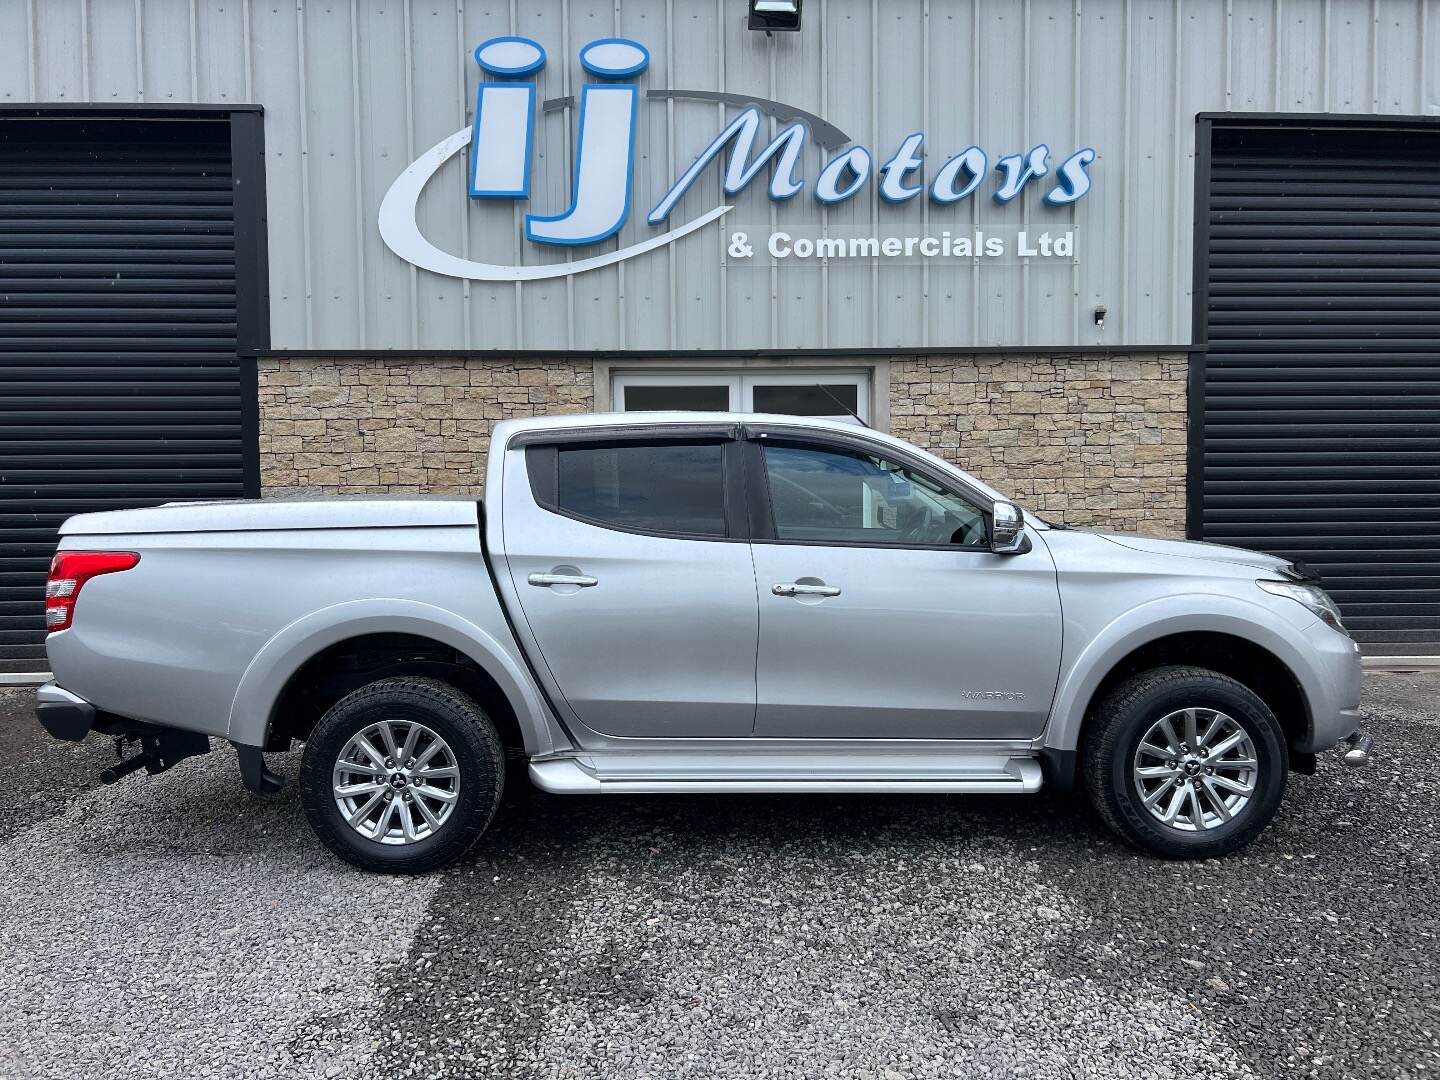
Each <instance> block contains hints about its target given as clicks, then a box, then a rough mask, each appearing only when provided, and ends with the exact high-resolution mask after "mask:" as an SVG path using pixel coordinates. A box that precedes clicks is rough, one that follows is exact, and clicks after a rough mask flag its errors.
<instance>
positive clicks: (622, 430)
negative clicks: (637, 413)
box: [506, 423, 740, 449]
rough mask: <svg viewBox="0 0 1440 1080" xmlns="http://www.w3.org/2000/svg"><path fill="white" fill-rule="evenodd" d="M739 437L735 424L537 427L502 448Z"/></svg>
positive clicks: (695, 440) (705, 440) (514, 437)
mask: <svg viewBox="0 0 1440 1080" xmlns="http://www.w3.org/2000/svg"><path fill="white" fill-rule="evenodd" d="M739 435H740V425H739V424H733V423H728V424H643V423H641V424H604V425H596V426H594V427H574V428H540V429H537V430H534V431H522V432H520V433H519V434H518V435H515V436H513V437H512V438H511V439H510V441H509V442H508V443H507V444H506V446H507V447H508V448H510V449H514V448H517V447H521V446H557V445H560V444H563V443H574V442H586V443H594V444H597V445H599V444H602V443H633V442H674V441H677V440H682V441H683V440H689V441H693V442H710V441H717V442H719V441H724V440H727V439H736V438H739Z"/></svg>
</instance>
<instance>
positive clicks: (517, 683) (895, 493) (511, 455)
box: [38, 413, 1371, 873]
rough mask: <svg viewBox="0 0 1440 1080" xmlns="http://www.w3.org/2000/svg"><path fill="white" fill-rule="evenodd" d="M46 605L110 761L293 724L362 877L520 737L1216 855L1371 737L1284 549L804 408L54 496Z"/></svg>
mask: <svg viewBox="0 0 1440 1080" xmlns="http://www.w3.org/2000/svg"><path fill="white" fill-rule="evenodd" d="M47 597H48V599H47V619H48V624H49V630H50V634H49V637H48V641H47V650H48V655H49V660H50V666H51V670H52V671H53V673H54V677H55V681H54V682H52V683H49V684H47V685H46V686H45V687H43V688H42V689H41V690H40V693H39V704H38V713H39V717H40V720H41V722H42V723H43V724H44V726H45V727H46V729H47V730H48V731H49V732H50V733H51V734H52V735H54V736H56V737H58V738H62V739H82V738H84V737H86V735H87V734H88V733H90V732H98V733H101V734H104V735H109V736H112V737H115V738H116V739H117V740H118V741H117V747H125V746H129V747H134V748H135V753H134V755H133V756H131V757H130V758H128V759H126V760H122V761H120V762H119V763H118V764H117V765H116V766H115V767H114V768H112V769H111V770H109V771H108V775H107V776H106V777H104V778H105V779H109V780H112V781H113V780H115V779H117V778H118V777H119V776H121V775H123V774H125V773H130V772H135V771H138V770H140V769H144V770H145V771H147V772H150V773H157V772H162V771H164V770H165V769H168V768H170V767H171V766H172V765H174V764H176V763H177V762H180V761H183V760H184V759H185V758H187V757H190V756H193V755H196V754H200V753H204V752H206V751H207V750H209V749H210V748H211V744H212V742H213V741H215V740H225V741H228V742H229V743H231V744H232V745H233V746H234V748H235V750H236V751H237V753H238V757H239V765H240V773H241V778H242V780H243V782H244V783H245V785H246V786H247V787H249V788H250V789H251V790H254V791H256V792H268V791H273V790H276V789H278V788H279V787H280V786H281V780H280V778H279V777H277V776H276V775H275V774H274V773H273V772H271V770H270V769H269V768H267V766H266V760H265V756H264V755H265V754H266V753H271V752H277V751H283V750H285V749H287V748H289V747H290V746H291V745H292V744H294V743H295V742H297V741H298V742H302V743H304V747H305V748H304V753H303V756H302V759H301V765H300V775H299V780H298V783H299V787H300V796H301V799H302V801H303V803H304V806H305V809H306V812H307V814H308V816H309V820H310V822H311V823H312V825H313V826H314V829H315V832H316V834H317V835H318V836H319V838H320V840H321V841H323V842H324V844H326V845H327V846H328V847H329V848H330V849H331V850H333V851H334V852H335V853H336V854H338V855H339V856H340V857H342V858H344V859H347V860H349V861H350V862H352V863H354V864H356V865H358V866H361V867H365V868H368V869H371V870H377V871H387V872H398V873H414V872H420V871H426V870H430V869H433V868H436V867H439V866H442V865H444V864H446V863H448V862H450V861H451V860H453V859H455V858H457V857H459V856H460V855H461V854H462V853H464V852H465V850H466V849H467V848H469V847H470V846H471V845H472V844H473V843H474V842H475V841H476V840H477V838H478V837H480V835H481V834H482V833H483V832H484V831H485V829H486V827H487V826H488V825H489V823H490V820H491V818H492V816H493V815H494V814H495V812H496V808H497V807H498V806H499V804H500V799H501V793H502V790H503V788H504V785H505V783H506V780H507V771H509V772H510V773H511V774H512V782H513V780H514V779H517V778H519V777H518V776H517V775H516V774H518V772H519V769H520V768H522V767H523V769H524V770H525V772H526V773H528V778H529V780H530V782H532V783H533V784H534V785H535V786H536V787H539V788H541V789H543V790H545V791H548V792H555V793H561V794H581V795H583V794H592V793H604V792H877V793H884V792H1014V793H1017V794H1019V793H1024V792H1034V791H1036V790H1038V789H1039V788H1040V787H1041V785H1042V784H1050V785H1055V786H1058V787H1060V788H1069V787H1070V786H1071V785H1074V784H1079V785H1081V786H1082V787H1083V789H1084V790H1085V792H1086V793H1087V794H1088V796H1089V799H1090V801H1091V802H1092V803H1093V805H1094V807H1095V809H1096V811H1098V813H1099V815H1100V817H1101V818H1102V819H1103V820H1104V821H1105V822H1106V824H1107V825H1109V826H1110V828H1112V829H1113V830H1114V831H1115V832H1116V833H1118V834H1119V835H1120V836H1121V837H1123V838H1124V839H1125V840H1127V841H1129V842H1130V843H1132V844H1134V845H1137V846H1138V847H1140V848H1142V849H1144V850H1146V851H1149V852H1153V853H1155V854H1156V855H1160V856H1165V857H1169V858H1196V857H1208V856H1217V855H1223V854H1226V853H1228V852H1231V851H1234V850H1236V849H1237V848H1240V847H1242V846H1244V845H1245V844H1247V843H1249V842H1250V841H1251V840H1252V839H1253V838H1254V837H1255V836H1256V835H1257V834H1258V833H1259V832H1260V831H1261V830H1262V829H1263V828H1264V827H1265V825H1266V824H1267V822H1269V820H1270V819H1271V817H1272V815H1274V813H1275V812H1276V808H1277V807H1278V806H1279V804H1280V801H1281V796H1282V794H1283V793H1284V791H1285V784H1286V779H1287V775H1288V773H1289V772H1290V770H1297V769H1298V770H1301V771H1305V770H1313V768H1314V764H1315V760H1316V757H1315V755H1316V754H1317V753H1318V752H1320V751H1323V750H1325V749H1327V748H1329V747H1332V746H1334V745H1335V744H1336V743H1337V742H1341V741H1344V745H1343V747H1342V752H1343V753H1344V754H1345V756H1346V758H1347V760H1348V761H1349V762H1350V763H1351V764H1364V763H1365V761H1366V760H1367V758H1368V755H1369V753H1370V748H1371V746H1370V740H1369V738H1368V737H1367V736H1365V735H1364V734H1363V733H1362V731H1361V715H1360V711H1359V698H1360V656H1359V651H1358V649H1357V647H1356V645H1355V643H1354V642H1353V641H1352V640H1351V639H1350V637H1349V636H1348V634H1347V633H1346V631H1345V628H1344V626H1343V624H1342V622H1341V617H1340V613H1339V612H1338V611H1337V609H1336V607H1335V605H1334V604H1333V603H1332V602H1331V601H1330V598H1329V597H1328V596H1327V595H1326V594H1325V592H1324V591H1323V590H1322V589H1321V588H1320V586H1319V585H1318V584H1317V583H1316V581H1315V579H1314V577H1313V575H1311V574H1310V573H1309V572H1307V571H1306V569H1305V568H1304V567H1303V566H1300V565H1297V564H1293V563H1288V562H1286V561H1284V560H1282V559H1279V558H1274V557H1271V556H1269V555H1263V554H1258V553H1256V552H1253V551H1242V550H1237V549H1234V548H1226V547H1216V546H1212V545H1208V544H1199V543H1186V542H1178V541H1173V540H1158V539H1146V538H1142V537H1138V536H1126V535H1120V534H1115V533H1107V532H1098V531H1080V530H1076V529H1069V528H1064V527H1062V526H1060V525H1058V524H1050V523H1047V522H1045V521H1043V520H1042V519H1040V518H1039V517H1037V516H1034V515H1029V514H1025V513H1023V512H1022V511H1021V509H1020V508H1019V507H1017V506H1016V505H1015V504H1014V503H1012V502H1010V501H1008V500H1007V499H1006V498H1005V497H1004V496H1003V495H1001V494H1000V493H999V492H997V491H995V490H993V489H992V488H990V487H988V486H987V485H985V484H983V483H981V482H980V481H979V480H977V479H975V478H974V477H972V476H969V475H967V474H966V473H965V472H963V471H961V470H959V469H957V468H956V467H954V466H953V465H951V464H949V463H947V462H946V461H943V460H941V459H940V458H938V457H935V456H933V455H931V454H929V453H926V452H924V451H922V450H919V449H917V448H915V447H913V446H911V445H908V444H906V443H904V442H902V441H900V440H898V439H895V438H891V437H889V436H887V435H884V434H881V433H879V432H875V431H871V430H865V429H860V428H856V427H854V426H851V425H848V424H844V423H840V422H836V421H828V420H819V419H813V418H801V417H793V416H759V415H735V414H717V413H646V414H635V413H629V414H617V415H605V416H593V415H592V416H565V417H552V418H542V419H532V420H509V421H505V422H503V423H501V424H499V425H498V426H497V427H496V428H495V431H494V434H493V440H492V446H491V451H490V455H489V462H488V466H487V472H486V477H485V498H484V499H483V501H482V500H479V499H476V498H448V499H425V498H420V499H375V498H337V499H315V500H305V501H287V500H260V501H242V502H224V503H188V504H178V503H177V504H170V505H166V506H161V507H155V508H151V509H143V510H123V511H115V512H109V513H98V514H84V515H81V516H79V517H74V518H71V519H70V520H69V521H68V522H66V523H65V525H64V526H63V528H62V529H61V542H60V548H59V552H58V554H56V556H55V560H54V564H53V567H52V569H51V572H50V581H49V586H48V589H47ZM507 760H509V761H511V762H514V763H516V768H515V769H512V770H507ZM521 761H523V762H524V765H523V766H521V765H520V764H519V763H520V762H521Z"/></svg>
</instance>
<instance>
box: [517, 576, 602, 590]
mask: <svg viewBox="0 0 1440 1080" xmlns="http://www.w3.org/2000/svg"><path fill="white" fill-rule="evenodd" d="M526 580H527V581H529V582H530V584H531V585H538V586H540V587H541V588H542V589H543V588H548V587H549V586H551V585H578V586H580V588H582V589H588V588H590V586H592V585H599V584H600V579H599V578H593V577H590V576H589V575H588V574H531V575H530V576H529V577H528V578H527V579H526Z"/></svg>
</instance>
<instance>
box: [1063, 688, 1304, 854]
mask: <svg viewBox="0 0 1440 1080" xmlns="http://www.w3.org/2000/svg"><path fill="white" fill-rule="evenodd" d="M1081 764H1082V768H1083V770H1084V777H1085V786H1086V789H1087V791H1088V793H1089V795H1090V801H1091V802H1092V803H1093V804H1094V806H1095V809H1096V810H1097V811H1098V812H1099V814H1100V817H1101V818H1102V819H1103V820H1104V821H1105V823H1106V824H1107V825H1108V826H1110V828H1111V829H1113V830H1114V831H1115V832H1116V833H1118V834H1119V835H1120V836H1121V837H1122V838H1123V839H1125V840H1127V841H1129V842H1130V843H1132V844H1134V845H1136V846H1137V847H1140V848H1143V849H1145V850H1146V851H1149V852H1152V853H1153V854H1156V855H1161V856H1163V857H1165V858H1170V859H1201V858H1211V857H1214V856H1219V855H1228V854H1229V853H1230V852H1232V851H1236V850H1238V849H1240V848H1242V847H1244V846H1245V845H1246V844H1248V843H1250V841H1252V840H1254V839H1255V837H1256V836H1258V835H1259V834H1260V832H1261V830H1263V829H1264V828H1265V826H1266V825H1267V824H1269V822H1270V819H1271V818H1272V817H1274V816H1275V811H1276V810H1277V809H1278V808H1279V806H1280V799H1281V797H1282V796H1283V795H1284V794H1285V778H1286V773H1287V771H1288V768H1289V759H1288V756H1287V752H1286V749H1285V739H1284V732H1283V731H1282V730H1281V727H1280V723H1279V721H1278V720H1276V719H1275V714H1274V713H1272V712H1271V711H1270V708H1269V706H1267V705H1266V704H1265V702H1264V701H1262V700H1261V699H1260V698H1259V697H1258V696H1256V694H1255V693H1254V692H1253V691H1251V690H1250V689H1249V688H1247V687H1245V686H1243V685H1242V684H1240V683H1238V682H1236V681H1235V680H1234V679H1231V678H1229V677H1228V676H1225V675H1221V674H1219V673H1218V672H1214V671H1209V670H1206V669H1204V668H1195V667H1180V666H1175V667H1162V668H1156V669H1154V670H1152V671H1145V672H1141V673H1140V674H1138V675H1135V676H1132V677H1131V678H1129V679H1127V680H1126V681H1125V682H1123V683H1121V684H1120V685H1119V686H1118V687H1116V688H1115V689H1114V690H1113V691H1111V692H1110V693H1109V694H1108V695H1107V696H1106V698H1105V700H1104V701H1103V702H1101V704H1100V706H1099V708H1098V710H1097V713H1096V715H1095V716H1094V717H1092V719H1091V720H1090V722H1089V723H1088V724H1087V726H1086V730H1085V736H1084V738H1083V740H1082V742H1081Z"/></svg>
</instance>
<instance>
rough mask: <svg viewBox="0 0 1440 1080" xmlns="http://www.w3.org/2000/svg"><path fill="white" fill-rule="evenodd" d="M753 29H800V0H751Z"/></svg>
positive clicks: (766, 30) (768, 31) (751, 27)
mask: <svg viewBox="0 0 1440 1080" xmlns="http://www.w3.org/2000/svg"><path fill="white" fill-rule="evenodd" d="M749 26H750V29H751V30H764V31H765V32H766V33H767V34H768V33H770V32H771V31H772V30H799V29H800V0H750V23H749Z"/></svg>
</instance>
